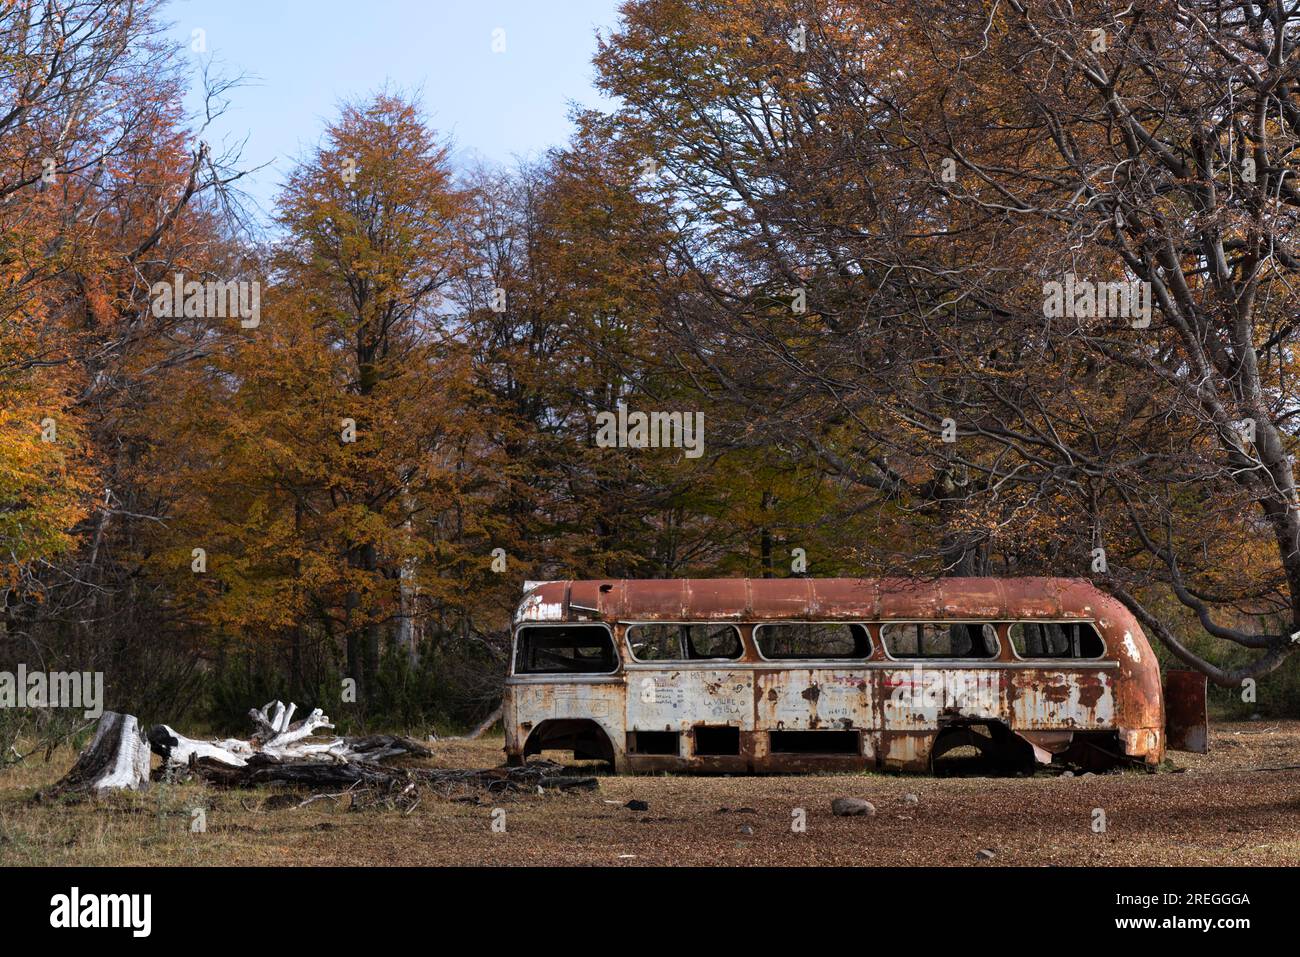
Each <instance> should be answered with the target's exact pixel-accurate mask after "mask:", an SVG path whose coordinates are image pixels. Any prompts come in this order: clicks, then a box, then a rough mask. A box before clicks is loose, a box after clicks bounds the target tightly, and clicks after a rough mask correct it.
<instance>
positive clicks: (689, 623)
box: [503, 578, 1166, 773]
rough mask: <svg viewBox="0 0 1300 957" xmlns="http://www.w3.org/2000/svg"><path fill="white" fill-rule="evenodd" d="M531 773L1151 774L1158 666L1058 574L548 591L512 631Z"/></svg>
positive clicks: (512, 683)
mask: <svg viewBox="0 0 1300 957" xmlns="http://www.w3.org/2000/svg"><path fill="white" fill-rule="evenodd" d="M503 721H504V724H505V732H506V753H507V759H508V760H509V761H510V762H511V763H519V762H522V761H524V760H526V759H527V757H528V756H529V755H531V754H536V753H539V752H540V751H542V750H551V749H561V750H572V751H573V752H574V754H575V756H576V757H579V758H598V759H604V760H607V761H609V762H610V763H612V764H613V766H614V768H615V769H616V770H618V771H632V772H643V771H698V772H707V773H746V772H786V771H809V770H851V769H861V768H881V769H892V770H901V771H927V770H933V769H935V767H936V761H938V760H939V759H941V758H942V757H943V755H945V754H948V753H949V752H952V751H954V750H955V749H957V750H960V751H966V753H969V750H968V749H969V748H971V747H973V748H975V749H976V750H977V751H978V752H979V753H980V754H981V755H984V756H986V757H991V758H994V759H996V760H997V761H999V762H1010V763H1011V764H1013V765H1016V764H1019V765H1020V766H1027V767H1032V766H1033V764H1034V763H1035V762H1037V763H1040V764H1043V763H1050V762H1053V761H1057V762H1062V761H1069V762H1070V763H1072V764H1073V763H1079V764H1085V765H1092V764H1093V763H1094V762H1097V763H1100V764H1104V765H1109V764H1113V763H1115V762H1116V761H1120V762H1124V761H1128V762H1135V763H1141V764H1146V765H1151V766H1154V765H1156V764H1158V763H1159V762H1160V761H1161V760H1162V758H1163V757H1164V753H1165V748H1166V736H1165V728H1164V700H1163V696H1162V689H1161V686H1160V669H1159V665H1158V663H1157V661H1156V658H1155V655H1154V654H1153V653H1152V650H1151V647H1150V645H1149V644H1148V642H1147V639H1146V636H1145V635H1144V634H1143V632H1142V629H1141V628H1140V627H1139V626H1138V624H1137V622H1136V621H1135V620H1134V619H1133V617H1132V615H1130V613H1129V612H1128V610H1127V609H1126V608H1124V607H1123V606H1122V605H1121V604H1120V603H1119V602H1117V601H1116V600H1114V599H1113V598H1111V597H1109V596H1107V595H1105V594H1103V593H1102V592H1100V591H1098V590H1097V589H1096V588H1094V587H1093V586H1092V585H1091V584H1090V583H1088V582H1086V581H1079V580H1072V579H1059V578H1015V579H995V578H947V579H939V580H932V581H922V580H886V579H879V580H872V579H803V578H800V579H679V580H663V581H658V580H655V581H650V580H642V581H637V580H621V581H619V580H610V581H560V582H544V583H540V584H537V585H536V586H535V587H532V588H531V590H529V591H527V593H526V594H525V597H524V600H523V602H522V603H521V604H520V606H519V608H518V611H517V612H516V616H515V629H514V642H513V655H512V663H511V673H510V676H509V677H508V679H507V682H506V696H505V703H504V714H503Z"/></svg>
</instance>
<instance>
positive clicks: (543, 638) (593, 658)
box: [515, 625, 618, 675]
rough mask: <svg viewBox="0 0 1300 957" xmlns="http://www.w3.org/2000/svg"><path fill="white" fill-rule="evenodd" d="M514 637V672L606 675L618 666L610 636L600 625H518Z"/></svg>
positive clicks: (607, 630) (606, 629)
mask: <svg viewBox="0 0 1300 957" xmlns="http://www.w3.org/2000/svg"><path fill="white" fill-rule="evenodd" d="M515 641H516V642H517V647H516V651H515V674H520V675H561V674H570V675H571V674H583V675H607V674H609V673H610V672H612V671H613V670H614V669H615V668H616V667H617V666H618V656H617V655H615V653H614V640H613V638H612V637H611V636H610V633H609V629H608V628H605V627H604V626H602V625H560V626H555V625H550V626H531V627H527V628H520V629H519V633H518V635H517V636H516V638H515Z"/></svg>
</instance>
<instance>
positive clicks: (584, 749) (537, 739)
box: [524, 718, 614, 764]
mask: <svg viewBox="0 0 1300 957" xmlns="http://www.w3.org/2000/svg"><path fill="white" fill-rule="evenodd" d="M542 751H572V752H573V757H574V758H575V759H577V760H595V761H608V762H609V763H610V764H613V763H614V745H613V743H612V742H611V741H610V739H609V735H608V734H606V733H605V729H604V728H602V727H601V726H600V725H599V724H597V723H596V722H595V721H592V720H590V719H589V718H548V719H547V720H545V721H543V722H541V723H540V724H538V725H537V727H535V728H533V730H532V731H531V732H529V735H528V740H527V741H525V742H524V758H525V759H527V758H528V756H529V755H530V754H539V753H541V752H542Z"/></svg>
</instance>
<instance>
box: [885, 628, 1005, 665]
mask: <svg viewBox="0 0 1300 957" xmlns="http://www.w3.org/2000/svg"><path fill="white" fill-rule="evenodd" d="M880 637H881V640H882V641H884V643H885V650H886V651H888V652H889V656H890V657H891V658H971V659H976V660H986V659H989V658H996V657H997V654H998V632H997V628H996V627H995V626H994V625H993V624H991V623H989V622H982V623H981V622H941V621H908V622H887V623H886V624H885V625H883V626H882V627H881V629H880Z"/></svg>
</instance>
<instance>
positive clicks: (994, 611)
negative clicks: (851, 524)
mask: <svg viewBox="0 0 1300 957" xmlns="http://www.w3.org/2000/svg"><path fill="white" fill-rule="evenodd" d="M528 584H529V585H533V587H532V588H531V589H528V590H527V591H526V594H525V596H524V600H523V601H522V602H521V603H520V605H519V608H518V610H517V612H516V613H515V621H516V622H517V623H518V622H530V621H584V620H589V621H590V620H598V621H658V620H665V621H719V620H720V621H728V620H736V621H739V620H751V621H765V620H774V621H779V620H783V619H803V620H810V621H818V620H845V619H860V620H864V621H877V620H890V619H895V620H921V621H926V620H939V621H942V620H961V619H976V620H981V619H988V620H995V619H1007V618H1013V619H1014V618H1026V619H1053V618H1075V619H1089V620H1097V619H1098V618H1099V617H1100V615H1101V614H1102V613H1103V612H1106V613H1108V614H1109V615H1110V616H1112V617H1121V618H1123V617H1126V616H1127V614H1128V612H1127V610H1126V609H1124V607H1123V606H1122V605H1120V604H1119V603H1118V602H1117V601H1115V600H1114V599H1113V598H1111V597H1110V596H1108V595H1106V594H1105V593H1103V592H1101V591H1099V590H1098V589H1097V588H1096V587H1095V586H1094V585H1093V584H1092V583H1091V582H1089V581H1087V580H1084V579H1076V578H937V579H911V578H673V579H628V578H625V579H596V580H590V581H549V582H538V583H533V582H529V583H528Z"/></svg>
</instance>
